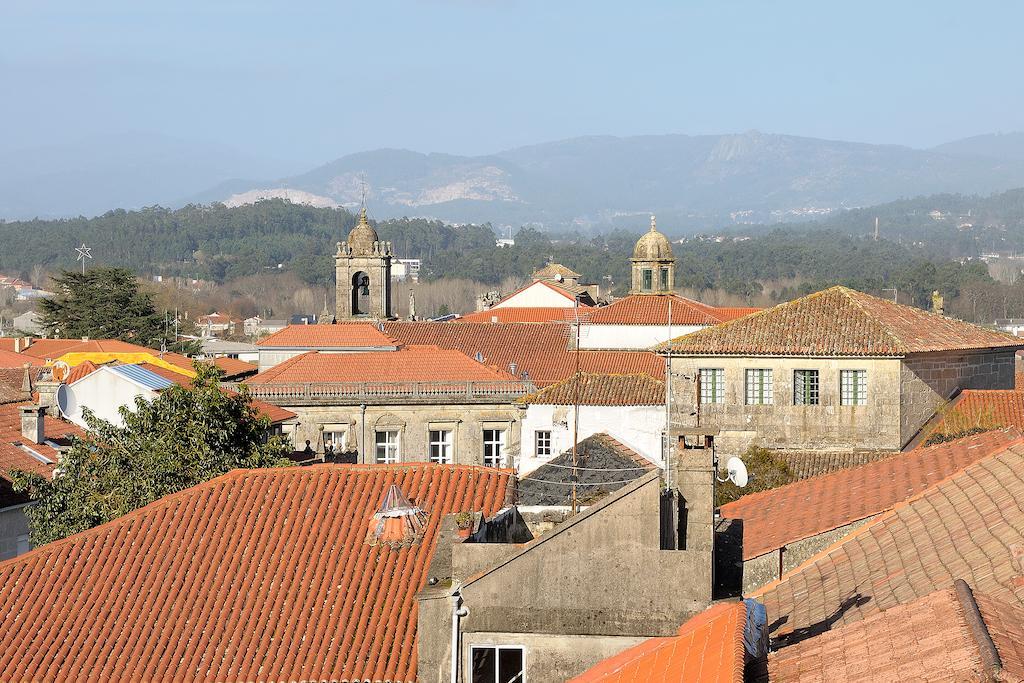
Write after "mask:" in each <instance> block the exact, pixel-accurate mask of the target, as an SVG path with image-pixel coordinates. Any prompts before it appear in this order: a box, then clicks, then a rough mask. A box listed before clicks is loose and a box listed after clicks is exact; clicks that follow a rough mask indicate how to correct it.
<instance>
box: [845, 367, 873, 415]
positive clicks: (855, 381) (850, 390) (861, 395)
mask: <svg viewBox="0 0 1024 683" xmlns="http://www.w3.org/2000/svg"><path fill="white" fill-rule="evenodd" d="M839 403H840V404H841V405H844V406H863V405H867V403H868V371H867V370H840V372H839Z"/></svg>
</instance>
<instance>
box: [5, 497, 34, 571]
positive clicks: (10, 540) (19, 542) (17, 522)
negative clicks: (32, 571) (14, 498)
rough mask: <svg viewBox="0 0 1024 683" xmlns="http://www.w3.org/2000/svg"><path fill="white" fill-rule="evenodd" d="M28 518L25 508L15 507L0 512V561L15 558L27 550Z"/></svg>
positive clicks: (22, 506)
mask: <svg viewBox="0 0 1024 683" xmlns="http://www.w3.org/2000/svg"><path fill="white" fill-rule="evenodd" d="M27 542H28V517H26V516H25V506H24V505H15V506H12V507H9V508H4V509H3V510H0V561H2V560H9V559H11V558H12V557H17V556H18V554H19V549H20V551H21V552H25V551H27V550H28V547H27Z"/></svg>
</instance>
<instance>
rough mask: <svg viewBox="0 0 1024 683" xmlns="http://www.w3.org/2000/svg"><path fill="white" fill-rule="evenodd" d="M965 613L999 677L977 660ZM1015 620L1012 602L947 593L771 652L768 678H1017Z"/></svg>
mask: <svg viewBox="0 0 1024 683" xmlns="http://www.w3.org/2000/svg"><path fill="white" fill-rule="evenodd" d="M968 590H969V589H968ZM965 602H966V603H967V604H964V603H965ZM971 613H973V614H974V615H975V616H977V615H979V614H980V616H981V618H982V621H981V626H982V628H984V629H985V633H987V634H988V635H989V636H990V637H991V638H992V641H993V644H994V645H995V647H996V653H997V654H998V655H999V656H1000V659H1001V660H1002V675H1003V676H1005V677H999V678H998V679H995V678H989V675H987V674H989V673H990V672H986V670H985V663H984V661H983V660H982V658H981V652H982V647H985V646H986V645H987V644H983V643H979V642H978V640H977V636H976V635H975V633H974V632H973V631H972V629H971V626H970V623H969V622H968V614H971ZM1022 623H1024V609H1021V607H1020V606H1019V605H1016V606H1014V605H1009V604H1007V603H1005V602H1002V601H1000V600H995V599H992V598H990V597H988V596H986V595H983V594H980V593H977V594H974V595H971V596H969V597H961V596H959V595H958V592H957V591H956V590H954V589H952V588H946V589H943V590H938V591H935V592H934V593H931V594H929V595H927V596H925V597H923V598H919V599H917V600H914V601H913V602H910V603H908V604H905V605H898V606H896V607H892V608H890V609H887V610H885V611H884V612H880V613H878V614H874V615H872V616H870V617H867V618H866V619H864V620H863V621H859V622H857V623H854V624H847V625H846V626H843V627H841V628H837V629H835V630H833V631H828V632H826V633H823V634H821V635H819V636H816V637H813V638H810V639H808V640H804V641H802V642H799V643H796V644H794V645H791V646H789V647H785V648H782V649H781V650H778V651H776V652H772V653H771V654H770V655H769V656H768V676H769V680H771V681H772V683H798V682H799V681H848V682H851V683H852V682H858V683H872V682H874V681H909V680H914V681H983V680H1013V681H1020V680H1024V662H1022V661H1021V647H1022V644H1021V642H1020V640H1019V639H1020V638H1022V637H1024V630H1022V628H1021V624H1022ZM1007 626H1008V627H1009V629H1008V630H1004V629H1005V627H1007ZM1015 639H1016V642H1015Z"/></svg>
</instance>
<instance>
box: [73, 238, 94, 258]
mask: <svg viewBox="0 0 1024 683" xmlns="http://www.w3.org/2000/svg"><path fill="white" fill-rule="evenodd" d="M75 251H76V252H78V258H76V259H75V260H76V261H84V260H85V259H87V258H92V247H87V246H85V242H83V243H82V246H80V247H75Z"/></svg>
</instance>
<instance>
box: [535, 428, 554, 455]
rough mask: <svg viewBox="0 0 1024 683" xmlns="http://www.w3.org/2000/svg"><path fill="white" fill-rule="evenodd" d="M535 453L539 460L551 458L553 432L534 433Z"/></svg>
mask: <svg viewBox="0 0 1024 683" xmlns="http://www.w3.org/2000/svg"><path fill="white" fill-rule="evenodd" d="M533 445H534V449H533V452H534V453H535V454H536V455H537V457H538V458H548V457H550V456H551V432H549V431H538V432H534V433H533Z"/></svg>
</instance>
